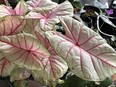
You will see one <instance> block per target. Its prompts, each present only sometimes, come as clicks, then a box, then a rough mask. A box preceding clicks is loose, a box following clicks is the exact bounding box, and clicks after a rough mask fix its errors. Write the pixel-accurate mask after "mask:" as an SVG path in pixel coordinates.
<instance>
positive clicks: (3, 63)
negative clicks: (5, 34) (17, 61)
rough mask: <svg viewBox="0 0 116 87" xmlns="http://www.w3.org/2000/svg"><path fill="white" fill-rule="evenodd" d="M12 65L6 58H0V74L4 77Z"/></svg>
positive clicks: (9, 71)
mask: <svg viewBox="0 0 116 87" xmlns="http://www.w3.org/2000/svg"><path fill="white" fill-rule="evenodd" d="M13 67H14V65H13V64H12V63H11V62H10V61H8V60H7V59H5V58H4V59H2V60H0V76H2V77H5V76H9V75H10V73H11V71H12V69H13Z"/></svg>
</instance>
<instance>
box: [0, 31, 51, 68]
mask: <svg viewBox="0 0 116 87" xmlns="http://www.w3.org/2000/svg"><path fill="white" fill-rule="evenodd" d="M0 50H1V51H2V53H3V54H4V55H5V57H6V58H7V59H8V60H9V61H11V62H12V63H14V64H16V65H18V66H21V67H26V68H27V69H31V70H41V69H43V66H44V64H43V62H42V61H43V59H44V60H46V59H47V58H48V57H49V56H50V53H49V52H48V51H47V49H46V48H45V47H44V46H43V45H42V44H41V43H40V42H39V41H38V39H37V38H36V37H35V36H33V35H31V34H27V33H21V34H17V35H12V36H2V37H0Z"/></svg>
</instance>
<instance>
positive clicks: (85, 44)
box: [46, 17, 116, 81]
mask: <svg viewBox="0 0 116 87" xmlns="http://www.w3.org/2000/svg"><path fill="white" fill-rule="evenodd" d="M62 24H63V26H64V28H65V31H66V37H68V38H69V39H71V41H70V40H68V39H65V38H62V37H60V36H58V35H55V34H54V33H52V32H46V35H47V38H48V39H49V41H50V43H51V45H52V47H53V48H54V49H55V50H56V52H57V53H58V54H59V55H60V56H61V57H63V58H64V59H65V60H66V61H67V63H68V66H69V68H70V69H71V70H72V71H73V72H74V73H75V75H77V76H78V77H81V78H83V79H85V80H91V81H100V80H104V79H105V78H106V77H109V76H111V75H113V74H114V73H115V72H116V52H115V51H114V49H113V48H112V47H110V46H109V45H108V44H107V43H106V41H105V40H104V39H103V38H102V37H100V35H98V34H97V33H96V32H94V31H92V30H91V29H89V28H88V27H86V26H84V25H83V24H81V23H79V22H78V21H76V20H74V19H73V18H70V17H64V18H62Z"/></svg>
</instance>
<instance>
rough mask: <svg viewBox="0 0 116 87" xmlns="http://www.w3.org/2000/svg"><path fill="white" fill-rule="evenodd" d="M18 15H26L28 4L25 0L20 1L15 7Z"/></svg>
mask: <svg viewBox="0 0 116 87" xmlns="http://www.w3.org/2000/svg"><path fill="white" fill-rule="evenodd" d="M14 10H15V13H16V15H20V16H21V15H25V14H26V12H27V5H26V3H25V1H24V0H21V1H19V3H18V4H17V6H16V8H15V9H14Z"/></svg>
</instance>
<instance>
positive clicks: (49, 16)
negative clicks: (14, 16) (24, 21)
mask: <svg viewBox="0 0 116 87" xmlns="http://www.w3.org/2000/svg"><path fill="white" fill-rule="evenodd" d="M59 16H73V7H72V5H71V3H70V2H68V1H65V2H64V3H62V4H59V5H58V6H56V7H55V8H54V9H52V10H49V11H44V12H41V13H36V12H29V13H28V14H27V15H26V16H25V18H34V19H35V18H36V19H40V22H39V23H38V25H37V28H38V26H39V27H41V28H42V29H44V30H51V29H53V27H54V25H55V23H58V22H59V19H58V17H59ZM36 30H38V29H36Z"/></svg>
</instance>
